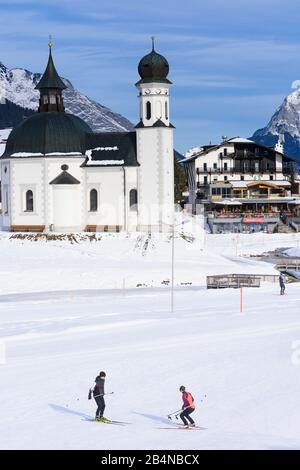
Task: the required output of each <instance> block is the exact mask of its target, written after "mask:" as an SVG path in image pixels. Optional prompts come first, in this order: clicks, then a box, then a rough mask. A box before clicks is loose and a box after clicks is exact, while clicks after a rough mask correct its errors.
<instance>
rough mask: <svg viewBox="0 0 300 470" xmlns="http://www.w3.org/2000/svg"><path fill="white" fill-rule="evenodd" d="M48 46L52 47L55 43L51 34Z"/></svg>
mask: <svg viewBox="0 0 300 470" xmlns="http://www.w3.org/2000/svg"><path fill="white" fill-rule="evenodd" d="M48 46H49V48H50V49H51V47H52V46H53V43H52V36H51V34H49V42H48Z"/></svg>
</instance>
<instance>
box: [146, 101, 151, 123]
mask: <svg viewBox="0 0 300 470" xmlns="http://www.w3.org/2000/svg"><path fill="white" fill-rule="evenodd" d="M146 119H148V120H149V119H151V103H150V101H147V103H146Z"/></svg>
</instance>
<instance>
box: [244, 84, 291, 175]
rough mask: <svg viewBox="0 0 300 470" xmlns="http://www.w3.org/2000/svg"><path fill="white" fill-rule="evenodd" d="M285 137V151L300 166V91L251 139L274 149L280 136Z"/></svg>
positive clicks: (288, 97) (285, 102) (284, 103)
mask: <svg viewBox="0 0 300 470" xmlns="http://www.w3.org/2000/svg"><path fill="white" fill-rule="evenodd" d="M279 134H283V135H284V137H285V143H284V151H285V153H286V154H287V155H290V156H291V157H294V158H296V160H297V162H298V166H300V89H297V90H295V91H293V92H292V93H290V94H289V95H288V96H287V97H286V98H285V99H284V101H283V103H282V105H281V106H280V107H279V108H278V109H277V111H276V112H275V114H274V115H273V116H272V118H271V120H270V122H269V123H268V125H267V126H266V127H264V128H262V129H258V130H257V131H256V132H254V134H253V136H252V137H251V139H253V140H255V141H256V142H258V143H261V144H264V145H268V146H269V147H273V146H274V145H275V144H276V142H277V141H278V135H279Z"/></svg>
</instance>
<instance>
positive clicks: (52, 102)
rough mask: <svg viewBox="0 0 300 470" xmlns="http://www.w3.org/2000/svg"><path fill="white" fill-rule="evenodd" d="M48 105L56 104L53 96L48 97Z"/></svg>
mask: <svg viewBox="0 0 300 470" xmlns="http://www.w3.org/2000/svg"><path fill="white" fill-rule="evenodd" d="M50 104H56V98H55V95H50Z"/></svg>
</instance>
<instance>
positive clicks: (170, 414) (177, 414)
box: [168, 395, 207, 419]
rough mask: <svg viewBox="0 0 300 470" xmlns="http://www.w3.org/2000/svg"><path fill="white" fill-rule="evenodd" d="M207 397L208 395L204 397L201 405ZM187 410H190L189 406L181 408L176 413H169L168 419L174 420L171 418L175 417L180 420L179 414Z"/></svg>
mask: <svg viewBox="0 0 300 470" xmlns="http://www.w3.org/2000/svg"><path fill="white" fill-rule="evenodd" d="M206 397H207V395H204V396H203V398H201V400H200V403H202V402H203V401H204V398H206ZM187 408H189V406H185V407H184V408H181V409H180V410H177V411H174V413H169V414H168V418H169V419H172V418H171V416H172V415H175V418H176V419H178V416H179V413H181V412H182V411H183V410H186V409H187Z"/></svg>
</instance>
